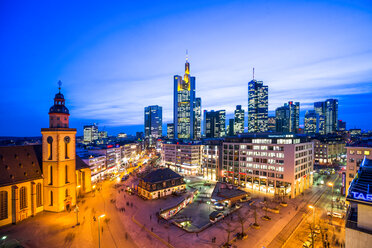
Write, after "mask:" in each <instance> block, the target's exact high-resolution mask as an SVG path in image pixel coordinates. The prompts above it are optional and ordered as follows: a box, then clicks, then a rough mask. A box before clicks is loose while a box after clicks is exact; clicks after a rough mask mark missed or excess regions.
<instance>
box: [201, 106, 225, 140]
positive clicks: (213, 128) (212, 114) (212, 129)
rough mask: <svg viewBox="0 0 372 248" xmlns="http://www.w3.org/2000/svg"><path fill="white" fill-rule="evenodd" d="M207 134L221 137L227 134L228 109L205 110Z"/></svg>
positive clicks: (207, 135) (209, 136)
mask: <svg viewBox="0 0 372 248" xmlns="http://www.w3.org/2000/svg"><path fill="white" fill-rule="evenodd" d="M204 122H205V124H204V125H205V136H206V137H207V138H219V137H224V136H225V125H226V123H225V122H226V111H225V110H219V111H214V110H211V111H207V110H204Z"/></svg>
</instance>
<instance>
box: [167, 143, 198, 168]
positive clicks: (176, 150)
mask: <svg viewBox="0 0 372 248" xmlns="http://www.w3.org/2000/svg"><path fill="white" fill-rule="evenodd" d="M161 146H162V149H161V158H162V160H163V161H162V163H163V164H164V165H165V166H167V167H168V168H170V169H172V170H174V171H176V172H179V173H183V174H187V175H196V174H198V173H200V168H201V166H200V165H201V154H202V144H201V142H200V141H198V142H196V141H191V142H185V143H184V142H182V141H166V142H163V144H162V145H161Z"/></svg>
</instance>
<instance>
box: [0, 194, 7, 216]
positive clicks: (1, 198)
mask: <svg viewBox="0 0 372 248" xmlns="http://www.w3.org/2000/svg"><path fill="white" fill-rule="evenodd" d="M7 218H8V192H7V191H1V192H0V220H4V219H7Z"/></svg>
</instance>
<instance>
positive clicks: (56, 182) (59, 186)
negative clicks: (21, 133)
mask: <svg viewBox="0 0 372 248" xmlns="http://www.w3.org/2000/svg"><path fill="white" fill-rule="evenodd" d="M58 84H59V91H58V93H57V94H56V95H55V97H54V105H53V106H52V107H50V109H49V128H42V129H41V134H42V147H43V149H42V150H43V158H42V159H43V175H44V194H43V195H44V210H46V211H52V212H60V211H63V210H65V209H69V208H70V207H71V206H72V205H75V203H76V187H77V185H76V175H75V174H76V172H75V171H76V168H75V167H76V158H75V156H76V155H75V147H76V144H75V142H76V139H75V135H76V129H75V128H69V116H70V114H69V111H68V109H67V108H66V106H65V98H64V96H63V94H62V93H61V81H59V82H58Z"/></svg>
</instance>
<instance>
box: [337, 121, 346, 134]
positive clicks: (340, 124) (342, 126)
mask: <svg viewBox="0 0 372 248" xmlns="http://www.w3.org/2000/svg"><path fill="white" fill-rule="evenodd" d="M337 130H338V131H346V122H345V121H342V120H338V123H337Z"/></svg>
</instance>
